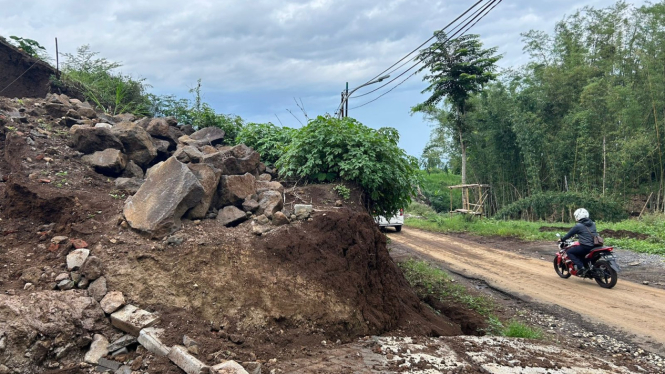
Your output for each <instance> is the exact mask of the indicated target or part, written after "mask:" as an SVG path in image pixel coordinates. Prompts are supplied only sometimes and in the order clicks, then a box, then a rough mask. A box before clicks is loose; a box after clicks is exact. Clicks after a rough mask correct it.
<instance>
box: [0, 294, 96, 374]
mask: <svg viewBox="0 0 665 374" xmlns="http://www.w3.org/2000/svg"><path fill="white" fill-rule="evenodd" d="M84 295H85V291H74V290H72V291H41V292H33V293H30V294H28V293H26V294H25V295H21V296H9V295H5V294H0V306H1V307H0V342H4V344H2V345H0V346H2V349H0V362H2V363H3V364H4V365H5V366H6V367H8V368H9V369H10V370H11V371H9V372H14V373H42V372H44V367H40V366H39V365H40V364H41V363H42V362H43V361H44V360H46V359H48V355H49V353H50V352H51V354H53V353H52V352H59V353H58V354H59V355H61V357H60V359H63V358H65V357H66V356H67V355H68V354H72V355H73V356H74V357H72V358H73V359H74V360H76V359H80V357H78V358H77V357H76V352H80V350H81V349H85V346H86V345H89V344H90V337H91V334H90V333H91V332H97V331H101V330H104V329H107V328H108V327H106V326H107V324H108V322H107V321H106V318H105V316H104V312H103V311H102V309H101V308H100V306H99V304H98V303H97V302H96V301H95V300H94V299H93V298H91V297H87V296H84ZM46 342H48V343H49V345H47V346H44V345H43V344H44V343H46Z"/></svg>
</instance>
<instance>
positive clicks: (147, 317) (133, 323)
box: [111, 304, 159, 336]
mask: <svg viewBox="0 0 665 374" xmlns="http://www.w3.org/2000/svg"><path fill="white" fill-rule="evenodd" d="M157 322H159V317H158V316H156V315H154V314H152V313H150V312H148V311H145V310H143V309H139V308H138V307H136V306H134V305H131V304H128V305H125V306H124V307H123V308H122V309H120V310H118V311H117V312H115V313H113V314H111V324H112V325H113V326H115V327H117V328H119V329H120V330H122V331H124V332H126V333H128V334H132V335H134V336H139V332H140V331H141V329H144V328H146V327H150V326H152V325H154V324H156V323H157Z"/></svg>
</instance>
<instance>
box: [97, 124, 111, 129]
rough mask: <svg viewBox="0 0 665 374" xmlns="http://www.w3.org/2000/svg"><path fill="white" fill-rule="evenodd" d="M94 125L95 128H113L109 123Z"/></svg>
mask: <svg viewBox="0 0 665 374" xmlns="http://www.w3.org/2000/svg"><path fill="white" fill-rule="evenodd" d="M95 127H96V128H105V129H111V128H113V125H111V124H110V123H96V124H95Z"/></svg>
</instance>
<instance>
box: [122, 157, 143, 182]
mask: <svg viewBox="0 0 665 374" xmlns="http://www.w3.org/2000/svg"><path fill="white" fill-rule="evenodd" d="M144 176H145V173H144V172H143V169H141V167H140V166H138V165H136V163H135V162H134V161H129V162H128V163H127V166H125V170H124V171H123V172H122V177H123V178H138V179H143V177H144Z"/></svg>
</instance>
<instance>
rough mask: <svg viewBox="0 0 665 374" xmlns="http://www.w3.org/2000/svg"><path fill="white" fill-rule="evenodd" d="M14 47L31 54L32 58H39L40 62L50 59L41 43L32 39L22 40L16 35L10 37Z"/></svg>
mask: <svg viewBox="0 0 665 374" xmlns="http://www.w3.org/2000/svg"><path fill="white" fill-rule="evenodd" d="M9 39H11V40H12V41H10V43H12V44H13V45H14V46H16V47H18V48H20V49H21V50H23V52H25V53H27V54H29V55H30V56H32V57H35V58H38V59H40V60H48V59H49V57H48V55H46V53H45V52H46V48H44V47H43V46H42V45H41V44H39V42H37V41H36V40H32V39H27V38H21V37H18V36H15V35H12V36H10V37H9Z"/></svg>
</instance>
